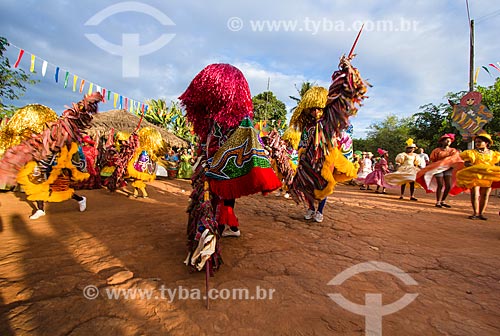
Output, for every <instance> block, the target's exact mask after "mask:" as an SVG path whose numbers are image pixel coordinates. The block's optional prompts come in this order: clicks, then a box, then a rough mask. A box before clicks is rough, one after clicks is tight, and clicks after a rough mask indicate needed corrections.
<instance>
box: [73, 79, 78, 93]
mask: <svg viewBox="0 0 500 336" xmlns="http://www.w3.org/2000/svg"><path fill="white" fill-rule="evenodd" d="M77 80H78V76H77V75H73V92H75V91H76V81H77Z"/></svg>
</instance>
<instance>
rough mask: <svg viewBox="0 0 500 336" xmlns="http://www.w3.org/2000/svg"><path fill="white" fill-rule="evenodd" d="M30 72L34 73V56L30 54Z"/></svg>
mask: <svg viewBox="0 0 500 336" xmlns="http://www.w3.org/2000/svg"><path fill="white" fill-rule="evenodd" d="M30 72H35V55H33V54H31V65H30Z"/></svg>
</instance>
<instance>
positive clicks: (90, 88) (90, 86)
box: [87, 83, 94, 94]
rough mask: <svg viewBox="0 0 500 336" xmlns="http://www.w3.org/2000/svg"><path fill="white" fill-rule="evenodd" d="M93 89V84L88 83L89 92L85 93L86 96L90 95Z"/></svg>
mask: <svg viewBox="0 0 500 336" xmlns="http://www.w3.org/2000/svg"><path fill="white" fill-rule="evenodd" d="M93 87H94V83H90V85H89V90H88V91H87V94H91V93H92V89H93Z"/></svg>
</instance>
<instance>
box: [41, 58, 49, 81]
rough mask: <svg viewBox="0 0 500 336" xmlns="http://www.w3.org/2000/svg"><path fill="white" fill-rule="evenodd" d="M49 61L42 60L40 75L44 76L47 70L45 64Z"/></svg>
mask: <svg viewBox="0 0 500 336" xmlns="http://www.w3.org/2000/svg"><path fill="white" fill-rule="evenodd" d="M48 64H49V63H48V62H47V61H43V63H42V76H43V77H45V73H46V72H47V65H48Z"/></svg>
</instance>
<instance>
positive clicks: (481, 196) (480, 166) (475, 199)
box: [457, 132, 500, 220]
mask: <svg viewBox="0 0 500 336" xmlns="http://www.w3.org/2000/svg"><path fill="white" fill-rule="evenodd" d="M492 144H493V139H492V138H491V136H490V135H489V134H488V133H486V132H481V133H479V134H478V135H476V136H475V138H474V149H469V150H466V151H464V152H462V153H461V154H460V157H461V158H462V159H463V160H464V165H465V168H463V169H461V170H459V171H458V172H457V185H458V186H459V187H464V188H468V189H470V191H471V194H470V201H471V204H472V211H473V214H472V215H471V216H469V219H482V220H486V219H487V218H486V217H485V216H484V211H485V210H486V206H487V205H488V200H489V197H490V192H491V188H499V187H500V167H499V166H495V165H496V164H497V163H498V162H500V152H497V151H493V150H490V146H491V145H492Z"/></svg>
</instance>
